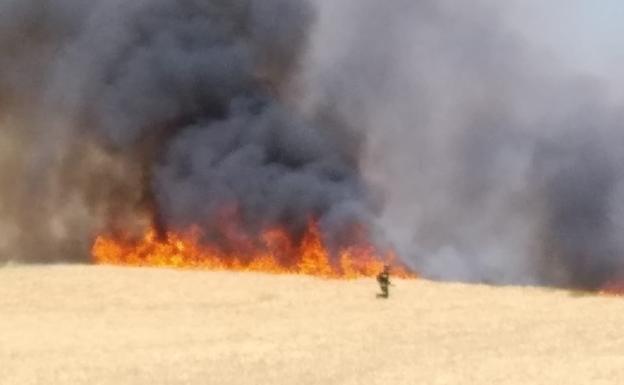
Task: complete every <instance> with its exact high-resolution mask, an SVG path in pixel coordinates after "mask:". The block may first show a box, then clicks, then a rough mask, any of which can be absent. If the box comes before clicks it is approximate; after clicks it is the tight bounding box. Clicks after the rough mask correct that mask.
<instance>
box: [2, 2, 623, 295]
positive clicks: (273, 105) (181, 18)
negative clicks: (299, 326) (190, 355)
mask: <svg viewBox="0 0 624 385" xmlns="http://www.w3.org/2000/svg"><path fill="white" fill-rule="evenodd" d="M44 3H45V6H43V5H42V4H44ZM492 3H496V2H490V1H488V0H481V1H477V2H476V3H474V4H470V5H466V4H463V3H461V2H456V1H454V0H398V1H396V2H394V3H392V4H390V3H387V2H379V1H377V0H336V1H330V0H236V1H217V0H201V1H199V0H188V1H170V0H143V1H134V2H128V1H122V0H94V1H86V0H45V1H43V2H42V1H40V0H7V1H4V2H2V4H1V5H0V170H1V171H2V172H0V263H9V262H11V263H26V264H28V263H44V264H46V263H59V262H60V263H68V262H73V263H94V264H106V265H125V266H143V267H149V266H152V267H181V268H195V269H197V268H201V269H208V270H232V271H255V272H274V273H293V274H305V275H314V276H321V277H333V278H358V277H370V276H372V275H375V274H376V272H378V271H379V270H380V269H381V267H382V266H383V265H384V264H390V265H392V266H393V269H394V271H395V272H396V274H397V275H400V276H403V277H409V276H415V275H419V276H423V277H427V278H432V279H439V280H450V281H464V282H489V283H495V284H514V285H544V286H556V287H571V288H580V289H585V290H599V289H600V288H603V287H607V286H608V287H612V286H617V285H618V282H622V281H624V259H623V258H622V256H623V255H624V241H623V238H622V233H623V232H622V229H623V228H624V204H623V203H622V202H624V172H623V171H622V170H624V158H623V157H622V151H621V149H622V148H623V146H624V130H622V128H621V125H622V121H623V119H622V107H621V106H622V103H621V100H619V99H617V98H615V97H613V94H614V93H612V92H611V91H612V90H611V88H612V86H611V83H609V82H608V79H607V78H606V77H605V79H603V78H602V77H600V76H594V77H586V76H582V74H577V73H576V72H574V71H573V70H572V69H569V68H568V67H565V66H564V65H560V64H561V63H557V62H556V61H555V60H551V57H550V56H548V55H544V54H543V53H541V51H540V50H538V49H533V48H532V46H531V44H530V42H529V41H526V40H525V38H526V36H525V35H524V34H523V33H522V31H518V30H517V28H516V27H517V26H518V25H521V24H523V23H522V20H516V19H515V17H516V16H517V15H516V14H515V13H514V11H513V9H514V8H513V7H512V6H511V5H506V4H505V5H502V4H497V5H494V4H492ZM564 67H565V69H564Z"/></svg>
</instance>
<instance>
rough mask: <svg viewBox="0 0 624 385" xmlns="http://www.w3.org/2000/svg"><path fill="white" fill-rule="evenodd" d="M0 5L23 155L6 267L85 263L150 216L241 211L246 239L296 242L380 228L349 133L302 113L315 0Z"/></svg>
mask: <svg viewBox="0 0 624 385" xmlns="http://www.w3.org/2000/svg"><path fill="white" fill-rule="evenodd" d="M0 10H1V11H2V19H0V26H1V27H2V31H3V32H4V31H6V32H5V33H4V34H2V36H1V38H2V41H1V45H0V49H2V50H3V52H4V53H9V54H10V55H5V57H4V58H3V59H2V62H0V66H1V68H2V69H3V72H2V75H0V85H1V88H0V90H1V94H0V97H1V98H2V99H3V100H8V101H9V102H10V103H12V104H9V105H7V106H6V108H4V109H3V111H2V112H3V114H4V116H6V119H7V123H6V126H7V127H6V130H7V134H5V135H3V137H4V136H6V137H7V138H8V139H5V140H9V141H10V143H9V144H8V146H9V147H11V148H12V149H13V151H15V152H16V154H15V155H14V156H10V157H9V160H8V161H9V162H11V163H15V164H14V165H12V164H8V163H7V165H6V166H5V168H9V167H17V168H19V170H18V171H16V176H15V178H12V179H13V182H14V183H16V184H17V186H16V187H15V188H13V187H10V186H9V187H6V188H4V189H5V190H6V192H4V191H3V203H4V202H7V203H6V206H7V209H6V210H8V211H7V212H6V213H5V214H3V215H4V216H5V217H6V218H8V220H5V221H3V222H6V223H7V224H6V226H7V227H11V228H10V229H7V234H8V233H10V232H11V231H12V232H13V236H12V237H10V236H8V235H7V236H5V240H4V243H5V248H6V249H7V250H8V251H7V254H8V253H9V252H11V253H12V255H10V254H9V257H12V258H16V259H18V260H35V261H54V260H65V259H67V258H73V259H77V260H81V259H83V260H86V258H88V251H87V250H88V244H89V241H90V240H91V239H92V237H93V234H95V233H96V232H98V231H106V230H108V231H116V230H124V231H127V229H128V228H129V227H130V228H132V227H135V226H136V227H137V228H140V227H141V223H143V222H145V221H149V220H154V221H155V223H156V225H157V226H158V228H159V230H162V231H165V230H169V229H175V228H180V229H186V228H187V227H188V226H190V225H203V226H204V227H205V228H206V230H209V228H210V227H211V226H220V225H222V223H220V222H219V221H218V218H219V217H220V216H221V215H223V211H224V210H226V211H227V210H231V208H232V207H235V210H234V211H235V212H231V213H230V215H231V216H233V217H234V216H236V217H235V218H230V219H236V220H237V221H240V223H241V224H242V225H243V227H244V228H243V229H241V230H243V231H245V232H247V233H249V234H250V235H254V234H257V233H258V232H260V231H261V230H263V229H266V228H269V227H273V226H275V225H281V226H286V227H287V228H290V229H291V230H292V231H293V232H295V233H296V232H298V231H300V230H303V228H304V227H305V226H306V225H307V222H308V220H309V219H312V218H316V219H319V220H320V224H321V226H322V228H323V229H324V230H325V231H326V235H327V237H328V238H330V239H335V241H336V242H338V241H339V240H340V233H341V231H342V229H345V231H346V229H347V228H349V227H350V226H351V225H353V224H363V225H366V224H367V223H368V222H369V218H368V217H369V216H370V205H369V203H368V201H369V199H368V198H367V193H366V189H365V188H364V185H363V182H362V180H361V178H360V176H359V173H358V164H357V158H358V156H357V153H356V152H357V146H354V145H353V143H351V142H347V140H349V139H350V138H351V134H350V133H349V131H348V130H347V129H346V128H345V127H346V126H345V127H342V126H339V125H337V124H332V125H329V124H324V123H322V122H321V120H322V119H321V118H318V119H315V118H306V119H304V118H303V117H302V116H301V114H299V113H298V112H297V110H296V108H295V107H294V105H293V102H292V100H293V99H294V98H295V95H296V94H297V92H298V91H297V90H296V89H295V87H294V82H293V81H291V78H292V77H293V75H294V74H296V73H297V72H298V70H299V66H300V65H301V60H302V57H303V56H302V55H303V53H304V51H305V48H306V47H307V44H308V39H309V33H308V30H309V27H310V25H311V23H312V22H313V21H314V16H315V15H314V9H313V8H312V7H311V6H310V5H309V4H308V3H307V2H306V1H291V0H269V1H267V0H238V1H229V0H228V1H219V0H211V1H200V0H196V1H193V0H190V1H169V0H145V1H137V2H130V3H129V2H126V1H115V0H100V1H78V0H76V1H62V0H48V1H45V0H41V1H34V0H32V1H21V0H20V1H9V2H8V3H5V4H3V5H2V6H0ZM13 119H14V120H15V121H17V122H18V123H17V124H18V126H15V127H13V126H12V124H13V123H12V120H13ZM8 184H10V182H9V181H8V180H7V185H8ZM8 206H12V207H13V209H10V208H8ZM3 209H4V207H3ZM142 213H148V214H149V215H150V216H151V218H145V216H144V215H141V214H142ZM207 232H209V231H207ZM4 258H6V257H4Z"/></svg>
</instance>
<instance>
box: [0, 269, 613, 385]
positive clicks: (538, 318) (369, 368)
mask: <svg viewBox="0 0 624 385" xmlns="http://www.w3.org/2000/svg"><path fill="white" fill-rule="evenodd" d="M376 292H377V286H376V282H375V281H374V280H372V279H364V280H354V281H341V280H324V279H318V278H310V277H303V276H279V275H277V276H273V275H264V274H251V273H232V272H207V271H180V270H158V269H133V268H114V267H105V266H52V267H39V266H35V267H32V266H30V267H21V266H16V267H5V268H1V269H0V384H2V385H30V384H46V385H48V384H71V385H80V384H89V385H97V384H102V385H104V384H107V385H108V384H110V385H113V384H115V385H117V384H146V385H160V384H162V385H164V384H198V385H199V384H202V385H204V384H219V385H230V384H232V385H234V384H310V385H311V384H318V385H321V384H323V385H327V384H344V385H347V384H406V385H407V384H410V385H413V384H429V385H432V384H504V385H508V384H509V385H511V384H565V385H571V384H579V385H581V384H582V385H586V384H622V383H624V329H623V328H624V298H618V297H601V296H597V295H593V294H584V293H574V292H569V291H563V290H551V289H541V288H519V287H506V288H495V287H487V286H479V285H472V286H471V285H463V284H448V283H446V284H445V283H434V282H429V281H425V280H395V281H394V286H393V287H391V297H390V299H389V300H381V299H377V298H376V297H375V294H376Z"/></svg>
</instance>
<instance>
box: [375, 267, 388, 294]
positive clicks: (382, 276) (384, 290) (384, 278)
mask: <svg viewBox="0 0 624 385" xmlns="http://www.w3.org/2000/svg"><path fill="white" fill-rule="evenodd" d="M377 282H378V283H379V287H380V288H381V294H377V298H388V297H389V296H390V292H389V287H390V265H385V266H384V269H383V271H382V272H381V273H379V274H377Z"/></svg>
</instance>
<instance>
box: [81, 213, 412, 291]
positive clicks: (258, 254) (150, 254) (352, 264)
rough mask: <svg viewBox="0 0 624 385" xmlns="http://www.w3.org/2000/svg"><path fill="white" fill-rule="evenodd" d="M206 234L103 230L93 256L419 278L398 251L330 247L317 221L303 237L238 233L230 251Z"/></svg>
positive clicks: (151, 263)
mask: <svg viewBox="0 0 624 385" xmlns="http://www.w3.org/2000/svg"><path fill="white" fill-rule="evenodd" d="M201 235H202V234H201V231H200V230H199V229H197V228H194V229H191V230H189V231H187V232H185V233H175V232H168V233H166V234H164V235H162V236H159V235H158V233H157V231H156V230H155V229H153V228H152V229H149V230H148V231H147V232H146V233H145V235H144V236H143V237H142V238H141V239H138V240H137V239H131V238H130V237H125V236H124V237H119V236H106V235H102V236H99V237H97V239H96V240H95V243H94V245H93V248H92V256H93V260H94V262H95V263H97V264H109V265H126V266H145V267H174V268H192V269H207V270H232V271H251V272H266V273H274V274H305V275H313V276H320V277H326V278H347V279H352V278H360V277H370V276H374V275H375V274H377V273H378V272H379V271H380V270H382V269H383V266H384V264H390V265H392V271H393V275H395V276H398V277H401V278H413V277H415V276H414V275H413V274H412V273H411V272H410V271H409V270H408V269H407V268H405V267H404V266H402V265H401V264H400V263H398V260H397V258H396V255H395V253H394V252H387V253H385V255H383V256H381V255H378V253H377V252H376V251H375V248H374V247H372V246H370V245H366V246H360V245H358V246H352V247H347V248H343V249H340V250H339V251H338V252H337V253H332V252H330V251H329V249H328V247H327V246H326V245H325V243H324V242H323V239H322V236H321V234H320V231H319V228H318V226H317V225H316V223H315V222H313V221H311V222H310V224H309V225H308V228H307V231H306V233H305V234H304V236H303V237H302V238H301V240H300V241H298V242H295V241H293V239H292V237H291V236H290V235H289V234H288V233H287V232H286V231H284V230H280V229H275V230H269V231H266V232H264V233H263V234H262V236H261V237H260V238H261V239H259V240H258V241H257V242H251V241H249V240H248V239H246V238H245V237H238V239H237V242H236V243H235V245H234V247H228V251H224V248H223V247H217V246H211V245H210V244H206V243H205V242H202V236H201ZM334 255H335V257H332V256H334Z"/></svg>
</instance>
